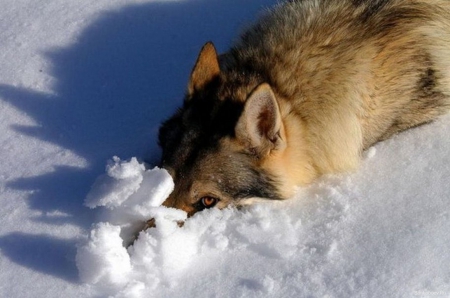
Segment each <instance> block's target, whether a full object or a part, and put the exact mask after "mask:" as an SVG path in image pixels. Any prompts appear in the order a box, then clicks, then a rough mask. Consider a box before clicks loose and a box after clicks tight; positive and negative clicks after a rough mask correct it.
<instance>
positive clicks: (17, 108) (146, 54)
mask: <svg viewBox="0 0 450 298" xmlns="http://www.w3.org/2000/svg"><path fill="white" fill-rule="evenodd" d="M275 2H276V0H264V1H256V0H255V1H245V2H242V1H238V0H230V1H219V0H213V1H206V0H184V1H168V0H161V1H139V0H133V1H126V0H113V1H109V0H108V1H107V0H99V1H87V0H79V1H67V0H48V1H30V0H20V1H0V5H1V7H2V9H1V10H0V40H1V41H2V42H1V43H0V65H1V67H0V113H1V115H2V117H0V129H1V132H2V133H1V134H0V147H1V148H2V154H1V155H0V202H1V206H2V207H1V208H0V255H1V257H0V268H1V270H0V297H13V298H18V297H20V298H22V297H25V298H26V297H130V298H133V297H450V187H449V182H450V178H449V177H450V138H449V133H450V116H446V117H443V118H442V119H440V120H438V121H436V122H434V123H431V124H427V125H424V126H421V127H418V128H415V129H412V130H410V131H407V132H405V133H402V134H399V135H397V136H395V137H394V138H392V139H390V140H388V141H385V142H382V143H379V144H377V145H376V146H375V147H374V148H371V149H369V150H368V151H367V152H365V153H364V157H363V163H362V165H361V168H360V169H359V170H358V171H356V172H355V173H349V174H342V175H332V176H328V177H324V178H322V179H320V180H319V181H317V182H316V183H314V184H313V185H311V186H310V187H308V188H303V189H299V191H298V193H297V195H296V196H295V197H294V198H293V199H292V200H288V201H284V202H267V203H259V204H257V205H254V206H250V207H248V208H244V209H242V210H236V209H234V208H228V209H225V210H216V209H212V210H206V211H204V212H200V213H198V214H196V215H195V216H193V217H192V218H189V219H186V214H185V213H184V212H183V211H180V210H174V209H169V208H165V207H162V206H160V204H161V203H162V202H163V200H164V198H165V197H167V196H168V195H169V193H170V191H171V190H172V188H173V182H172V180H171V178H170V176H169V175H168V174H167V172H166V171H165V170H163V169H158V168H153V165H154V164H156V161H157V160H158V158H159V154H160V152H159V149H158V148H157V145H156V144H157V141H156V135H157V130H158V126H159V123H160V122H161V121H162V120H163V119H164V118H166V117H167V116H169V115H170V114H171V113H172V112H173V111H174V110H175V108H176V107H177V106H178V105H179V104H180V103H181V98H182V95H183V92H184V88H185V84H186V81H187V77H188V75H189V72H190V69H191V67H192V64H193V63H194V61H195V58H196V55H197V51H198V50H199V48H200V47H201V45H202V44H203V43H204V42H205V41H207V40H213V41H214V42H215V44H216V46H217V47H218V49H219V51H224V50H226V49H227V47H228V46H229V45H230V43H231V41H232V40H233V38H235V37H236V36H237V32H238V31H239V28H243V27H245V25H246V24H248V23H249V22H251V21H252V20H253V19H254V18H255V15H256V13H257V11H259V10H260V9H261V8H263V7H267V6H270V5H272V4H274V3H275ZM116 156H118V157H116ZM108 160H109V161H108ZM144 160H145V161H146V163H144V162H143V161H144ZM105 162H106V164H107V165H106V171H105ZM149 218H155V219H156V224H157V226H156V228H150V229H148V230H146V231H145V232H141V233H140V234H139V237H138V239H137V240H136V241H135V242H134V244H133V245H132V246H130V247H128V248H126V246H125V245H124V244H126V243H129V242H131V241H132V239H133V237H134V231H136V230H139V228H140V227H141V225H142V222H143V221H145V220H148V219H149ZM180 220H185V223H184V225H183V227H179V226H178V224H177V222H178V221H180Z"/></svg>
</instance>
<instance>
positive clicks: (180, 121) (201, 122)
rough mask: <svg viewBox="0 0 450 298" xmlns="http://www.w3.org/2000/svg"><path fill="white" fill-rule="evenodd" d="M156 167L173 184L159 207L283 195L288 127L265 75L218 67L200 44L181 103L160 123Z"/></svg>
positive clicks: (191, 208)
mask: <svg viewBox="0 0 450 298" xmlns="http://www.w3.org/2000/svg"><path fill="white" fill-rule="evenodd" d="M159 143H160V146H161V147H162V166H163V167H164V168H165V169H167V170H168V172H169V173H170V174H171V175H172V177H173V179H174V182H175V190H174V191H173V193H172V194H171V195H170V197H169V198H168V199H167V200H166V202H165V203H164V205H165V206H168V207H175V208H179V209H183V210H185V211H186V212H187V213H188V214H189V215H192V214H194V213H195V212H197V211H201V210H203V209H205V208H211V207H214V206H217V207H219V208H223V207H225V206H227V205H229V204H234V205H243V204H247V203H248V202H250V201H251V200H252V199H255V198H267V199H275V200H276V199H283V198H285V196H286V192H285V191H282V189H283V187H285V186H286V185H285V184H286V179H285V178H284V177H283V175H287V173H283V171H282V169H283V167H282V166H281V165H280V164H281V163H283V161H282V159H283V154H284V153H285V151H286V147H287V143H286V133H285V128H284V124H283V121H282V113H281V110H280V106H279V104H278V102H277V100H276V96H275V94H274V92H273V91H272V89H271V87H270V86H269V85H268V84H267V83H265V82H264V79H263V78H261V77H260V76H259V75H256V74H254V73H250V72H246V71H245V70H240V71H235V70H229V69H228V70H225V71H221V69H220V67H219V61H218V56H217V53H216V50H215V48H214V46H213V45H212V43H207V44H206V45H205V46H204V47H203V48H202V50H201V52H200V55H199V57H198V59H197V62H196V64H195V66H194V69H193V71H192V73H191V77H190V81H189V85H188V91H187V94H186V97H185V100H184V104H183V107H182V108H181V109H180V110H178V112H176V113H175V115H173V116H172V117H171V118H170V119H168V120H167V121H166V122H165V123H164V124H163V125H162V127H161V129H160V132H159Z"/></svg>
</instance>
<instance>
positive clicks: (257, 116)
mask: <svg viewBox="0 0 450 298" xmlns="http://www.w3.org/2000/svg"><path fill="white" fill-rule="evenodd" d="M281 129H282V121H281V114H280V108H279V106H278V103H277V100H276V98H275V94H274V93H273V91H272V89H271V88H270V86H269V85H268V84H266V83H263V84H261V85H259V86H258V87H256V88H255V90H254V91H253V92H252V93H251V94H250V96H249V98H248V99H247V101H246V103H245V106H244V110H243V112H242V114H241V116H240V118H239V120H238V123H237V125H236V136H237V138H238V139H240V140H241V141H243V142H244V144H245V145H246V146H247V147H248V149H249V150H250V151H251V152H253V153H256V154H257V155H258V156H259V157H263V156H265V155H266V154H268V153H269V152H270V151H271V150H273V149H278V148H279V147H280V146H281V145H282V143H283V140H282V133H281Z"/></svg>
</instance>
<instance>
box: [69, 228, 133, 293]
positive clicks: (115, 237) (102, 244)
mask: <svg viewBox="0 0 450 298" xmlns="http://www.w3.org/2000/svg"><path fill="white" fill-rule="evenodd" d="M119 233H120V227H117V226H113V225H111V224H109V223H99V224H97V225H95V227H94V229H93V230H92V231H91V234H90V236H89V240H88V242H87V243H86V244H84V245H83V246H81V247H79V248H78V251H77V256H76V263H77V267H78V270H79V273H80V279H81V280H82V281H83V282H87V283H91V284H100V285H101V286H105V287H106V286H116V287H117V286H120V285H122V284H125V282H126V281H127V275H128V274H129V273H130V271H131V262H130V256H129V255H128V253H127V251H126V249H125V248H124V247H123V245H122V238H120V236H119Z"/></svg>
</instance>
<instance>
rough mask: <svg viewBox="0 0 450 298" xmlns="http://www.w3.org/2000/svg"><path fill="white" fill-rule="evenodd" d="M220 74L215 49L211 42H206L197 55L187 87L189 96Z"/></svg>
mask: <svg viewBox="0 0 450 298" xmlns="http://www.w3.org/2000/svg"><path fill="white" fill-rule="evenodd" d="M219 74H220V68H219V60H218V58H217V52H216V48H215V47H214V45H213V43H212V42H207V43H206V44H205V45H204V46H203V48H202V49H201V51H200V54H199V55H198V58H197V62H196V63H195V66H194V69H193V70H192V73H191V79H190V81H189V85H188V92H189V94H190V95H192V93H194V91H195V90H200V89H202V88H203V87H205V85H206V84H207V83H209V82H211V81H212V80H213V79H214V78H215V77H217V76H218V75H219Z"/></svg>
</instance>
